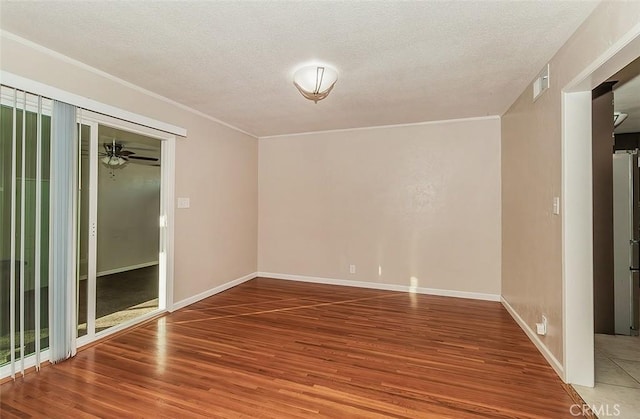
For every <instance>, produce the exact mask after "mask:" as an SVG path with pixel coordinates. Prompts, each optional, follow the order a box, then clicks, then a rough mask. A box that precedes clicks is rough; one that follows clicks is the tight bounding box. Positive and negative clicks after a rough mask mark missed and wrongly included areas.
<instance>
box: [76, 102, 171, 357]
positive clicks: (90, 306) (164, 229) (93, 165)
mask: <svg viewBox="0 0 640 419" xmlns="http://www.w3.org/2000/svg"><path fill="white" fill-rule="evenodd" d="M78 123H79V124H82V125H88V126H90V127H91V131H90V133H91V134H90V135H91V139H90V147H89V156H90V158H89V162H90V163H89V173H90V174H89V181H90V185H89V188H90V192H89V194H90V195H89V202H90V204H89V208H90V209H89V229H88V231H89V234H90V235H91V226H92V225H95V224H97V219H96V215H97V202H98V176H97V174H98V164H99V163H98V159H97V153H98V126H99V125H103V126H109V127H113V128H117V129H120V130H124V131H129V132H133V133H136V134H140V135H144V136H147V137H150V138H154V139H157V140H159V141H160V143H161V157H160V177H161V181H160V182H161V185H160V219H159V220H158V225H159V228H160V243H159V256H158V263H159V269H158V271H159V278H158V280H159V287H158V309H157V310H155V311H154V312H152V313H149V314H146V315H144V316H140V317H138V318H136V319H133V320H130V321H127V322H124V323H121V324H119V325H117V326H113V327H110V328H108V329H106V330H103V331H100V332H98V333H95V307H96V289H95V284H96V273H97V272H96V266H95V261H96V257H95V255H96V250H97V249H96V239H95V237H94V238H93V240H91V239H90V240H89V255H87V256H88V262H89V265H88V267H87V276H88V278H87V280H88V283H87V285H88V295H87V310H88V311H87V334H86V335H84V336H82V337H79V338H78V337H76V344H77V347H81V346H84V345H87V344H89V343H92V342H94V341H96V340H98V339H101V338H104V337H106V336H109V335H111V334H113V333H118V332H120V331H122V330H124V329H127V328H129V327H131V326H133V325H135V324H138V323H141V322H144V321H146V320H148V319H150V318H153V317H155V316H157V315H158V314H161V313H164V312H166V311H168V310H169V309H170V308H171V306H172V305H173V266H174V265H173V263H174V261H173V258H174V206H173V202H174V184H175V142H176V136H175V135H173V134H170V133H167V132H163V131H159V130H157V129H153V128H149V127H146V126H142V125H138V124H135V123H131V122H127V121H124V120H121V119H118V118H114V117H111V116H107V115H103V114H98V113H95V112H91V111H87V110H82V112H79V115H78ZM92 208H94V209H95V210H92ZM76 240H77V237H76ZM77 246H78V243H77V242H76V243H74V248H77ZM90 255H93V256H90ZM92 261H93V263H92ZM75 330H76V333H77V327H76V329H75Z"/></svg>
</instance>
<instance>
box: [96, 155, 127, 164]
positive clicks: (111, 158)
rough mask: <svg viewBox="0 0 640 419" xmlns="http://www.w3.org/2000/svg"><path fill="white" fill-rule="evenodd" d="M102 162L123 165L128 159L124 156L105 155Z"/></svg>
mask: <svg viewBox="0 0 640 419" xmlns="http://www.w3.org/2000/svg"><path fill="white" fill-rule="evenodd" d="M102 163H104V164H106V165H107V166H122V165H124V164H127V161H126V160H125V159H123V158H122V157H117V156H104V157H103V158H102Z"/></svg>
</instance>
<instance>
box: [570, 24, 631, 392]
mask: <svg viewBox="0 0 640 419" xmlns="http://www.w3.org/2000/svg"><path fill="white" fill-rule="evenodd" d="M638 51H640V26H636V27H634V28H633V29H632V30H631V31H630V32H629V33H627V34H626V35H625V36H624V37H622V38H621V39H620V40H619V41H618V42H616V43H615V44H613V45H611V47H610V48H609V49H608V50H607V51H606V52H605V53H604V54H602V55H601V56H600V57H598V58H597V59H596V60H595V61H594V62H593V63H591V65H589V66H588V67H587V68H586V69H585V70H584V71H583V72H582V73H580V74H579V75H578V76H577V77H576V78H575V79H574V80H573V81H571V82H570V83H569V84H567V85H566V86H565V87H564V88H563V93H562V105H563V107H562V111H563V112H562V121H563V122H562V127H563V128H562V129H563V135H562V146H563V147H562V151H563V153H562V175H563V182H562V183H563V184H562V188H563V191H562V194H563V203H564V212H563V265H564V266H563V299H564V304H563V307H564V315H563V318H564V325H563V326H564V334H563V335H564V366H565V381H567V382H568V383H570V384H573V385H575V386H576V389H577V390H578V392H579V393H580V394H581V396H582V397H583V398H584V399H585V401H586V402H587V403H588V404H590V405H598V403H606V402H610V401H611V400H612V399H611V398H608V399H607V397H608V396H611V395H613V397H615V398H616V399H615V400H618V399H617V398H618V397H621V396H622V395H621V394H620V392H618V391H615V390H614V391H604V392H602V391H600V390H602V388H603V387H602V386H599V385H597V386H596V387H595V388H594V384H596V381H595V363H594V359H595V357H596V352H595V340H596V339H595V337H594V330H595V328H594V326H595V317H594V314H595V312H594V304H593V303H594V292H595V290H594V285H595V284H594V252H596V251H597V250H596V249H595V248H594V241H593V238H594V226H593V221H594V212H593V209H594V208H593V186H594V185H593V182H592V179H593V167H592V164H593V156H592V141H591V139H592V90H593V89H594V88H596V87H597V86H598V85H600V84H601V83H602V82H604V81H606V80H608V79H609V78H610V77H612V76H613V75H614V74H616V73H617V72H619V71H620V70H621V69H623V68H624V67H625V66H627V65H628V64H629V63H631V62H633V61H634V60H635V59H637V58H638ZM610 118H611V119H610V120H611V122H613V115H610ZM609 150H610V152H609V159H612V154H613V153H612V150H611V148H610V149H609ZM629 390H630V394H632V395H633V398H631V399H629V400H630V401H631V403H634V400H635V399H637V389H629Z"/></svg>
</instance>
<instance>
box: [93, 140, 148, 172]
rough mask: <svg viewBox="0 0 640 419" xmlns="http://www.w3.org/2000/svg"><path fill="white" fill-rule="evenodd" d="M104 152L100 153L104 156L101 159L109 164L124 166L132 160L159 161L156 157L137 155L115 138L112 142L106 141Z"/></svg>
mask: <svg viewBox="0 0 640 419" xmlns="http://www.w3.org/2000/svg"><path fill="white" fill-rule="evenodd" d="M103 146H104V152H100V153H98V155H100V156H101V157H102V159H101V161H102V163H104V164H105V165H107V166H123V165H125V164H127V163H128V162H129V159H132V160H144V161H153V162H157V161H158V160H159V159H158V158H156V157H145V156H136V155H134V154H136V153H135V152H133V151H129V150H125V149H124V148H125V147H124V144H122V143H118V142H116V139H115V138H113V139H112V140H111V143H104V144H103Z"/></svg>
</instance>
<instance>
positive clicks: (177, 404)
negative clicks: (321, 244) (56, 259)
mask: <svg viewBox="0 0 640 419" xmlns="http://www.w3.org/2000/svg"><path fill="white" fill-rule="evenodd" d="M572 404H573V401H572V399H571V397H570V396H569V394H568V393H567V392H566V391H565V390H564V387H563V385H562V383H561V381H560V379H559V378H558V377H557V376H556V375H555V373H554V372H553V370H552V369H551V367H549V366H548V365H547V364H546V362H545V360H544V359H543V358H542V356H541V355H540V354H539V353H538V352H537V350H536V349H535V347H534V346H533V345H532V344H531V342H529V340H528V339H527V337H526V336H525V334H524V333H523V332H522V331H521V330H520V329H519V328H518V326H517V325H516V323H515V322H514V321H513V320H512V319H511V317H510V316H509V314H508V313H507V312H506V310H505V309H504V308H503V307H502V306H501V305H500V304H499V303H494V302H485V301H474V300H465V299H456V298H447V297H436V296H427V295H415V294H407V293H399V292H390V291H378V290H370V289H362V288H350V287H337V286H331V285H319V284H308V283H299V282H289V281H282V280H274V279H265V278H258V279H254V280H252V281H249V282H246V283H244V284H242V285H239V286H237V287H235V288H233V289H231V290H228V291H226V292H224V293H221V294H218V295H215V296H213V297H210V298H208V299H206V300H203V301H201V302H199V303H196V304H194V305H192V306H189V307H187V308H185V309H182V310H179V311H177V312H175V313H172V314H170V315H168V316H165V317H162V318H159V319H157V320H155V321H153V322H151V323H147V324H145V325H143V326H141V327H138V328H135V329H133V330H132V331H130V332H129V333H125V334H122V335H119V336H117V337H115V338H113V339H111V340H109V341H106V342H103V343H100V344H98V345H95V346H93V347H91V348H88V349H86V350H83V351H80V352H79V353H78V355H77V356H76V357H75V358H73V359H71V360H68V361H66V362H63V363H61V364H58V365H53V366H50V367H47V368H44V369H42V370H41V371H40V372H38V373H32V374H28V375H27V376H26V377H25V378H24V379H18V380H16V381H15V382H9V383H6V384H3V385H2V386H0V408H1V412H0V413H1V414H0V416H2V418H14V417H49V418H57V417H59V418H67V417H73V418H85V417H87V418H88V417H118V418H123V417H167V418H187V417H207V418H211V417H228V418H238V417H246V418H295V417H334V418H347V417H348V418H357V417H360V418H379V417H411V418H418V417H424V418H456V419H460V418H472V417H475V418H478V417H482V418H565V417H566V418H570V417H573V416H571V414H570V411H569V408H570V406H571V405H572Z"/></svg>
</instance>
